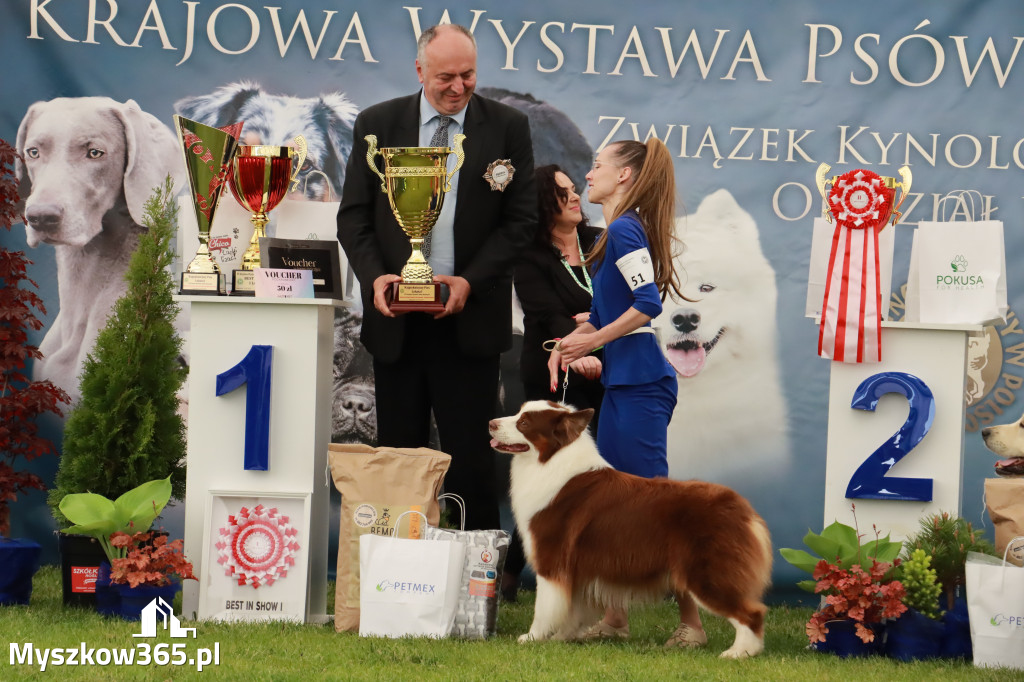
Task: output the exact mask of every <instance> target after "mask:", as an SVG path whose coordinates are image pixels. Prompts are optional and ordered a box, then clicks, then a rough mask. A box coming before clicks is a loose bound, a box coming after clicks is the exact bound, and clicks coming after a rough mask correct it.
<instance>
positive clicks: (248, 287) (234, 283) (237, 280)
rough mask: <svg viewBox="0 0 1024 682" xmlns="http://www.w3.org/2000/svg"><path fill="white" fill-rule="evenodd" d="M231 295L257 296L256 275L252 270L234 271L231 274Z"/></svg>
mask: <svg viewBox="0 0 1024 682" xmlns="http://www.w3.org/2000/svg"><path fill="white" fill-rule="evenodd" d="M231 295H232V296H255V295H256V273H255V272H253V271H252V270H232V272H231Z"/></svg>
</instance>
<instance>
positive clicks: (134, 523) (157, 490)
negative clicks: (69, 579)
mask: <svg viewBox="0 0 1024 682" xmlns="http://www.w3.org/2000/svg"><path fill="white" fill-rule="evenodd" d="M170 499H171V477H170V476H168V477H167V478H163V479H157V480H154V481H148V482H147V483H143V484H142V485H140V486H138V487H137V488H133V489H131V490H129V491H128V492H126V493H124V494H123V495H121V496H120V497H118V498H117V499H116V500H110V499H108V498H106V497H104V496H103V495H98V494H96V493H72V494H70V495H65V496H64V497H63V498H62V499H61V501H60V511H61V513H62V514H63V515H64V517H65V518H67V519H68V520H69V521H71V523H73V524H75V525H73V526H71V527H70V528H64V529H62V532H64V533H77V534H80V535H89V536H91V537H94V538H96V539H97V540H98V541H99V543H100V545H101V546H102V547H103V552H104V553H105V554H106V555H107V559H108V560H109V561H110V565H111V566H113V565H114V561H116V560H117V559H123V558H125V556H127V554H128V548H127V545H125V544H124V543H120V544H114V543H113V542H112V541H111V538H112V536H114V535H115V534H117V533H121V534H126V533H131V534H135V533H144V532H146V531H148V530H149V527H150V526H151V525H152V524H153V521H155V520H156V517H158V516H159V515H160V512H162V511H163V509H164V507H165V506H166V505H167V502H168V500H170Z"/></svg>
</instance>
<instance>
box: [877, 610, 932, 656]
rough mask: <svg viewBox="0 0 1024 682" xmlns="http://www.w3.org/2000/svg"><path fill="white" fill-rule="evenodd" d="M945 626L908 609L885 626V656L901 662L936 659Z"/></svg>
mask: <svg viewBox="0 0 1024 682" xmlns="http://www.w3.org/2000/svg"><path fill="white" fill-rule="evenodd" d="M944 628H945V626H944V624H943V622H942V621H940V620H933V619H931V618H929V617H928V616H926V615H924V614H922V613H921V612H920V611H916V610H914V609H908V610H907V611H906V612H905V613H904V614H903V615H902V616H900V617H899V618H897V619H896V620H894V621H891V622H889V623H887V624H886V626H885V646H884V651H885V655H886V656H888V657H890V658H895V659H898V660H901V661H913V660H919V661H924V660H927V659H929V658H938V657H939V656H940V654H941V650H942V633H943V630H944Z"/></svg>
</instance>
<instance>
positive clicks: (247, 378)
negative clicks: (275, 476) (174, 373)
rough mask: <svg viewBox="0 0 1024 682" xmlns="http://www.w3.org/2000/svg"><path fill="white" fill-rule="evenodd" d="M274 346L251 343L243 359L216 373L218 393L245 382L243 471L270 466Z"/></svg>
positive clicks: (228, 390) (262, 469)
mask: <svg viewBox="0 0 1024 682" xmlns="http://www.w3.org/2000/svg"><path fill="white" fill-rule="evenodd" d="M273 359H274V347H273V346H252V347H251V348H249V353H248V354H247V355H246V356H245V357H244V358H242V361H241V362H239V363H238V364H237V365H235V366H234V367H232V368H231V369H229V370H227V371H224V372H221V373H220V374H218V375H217V395H224V394H225V393H231V391H234V390H235V389H236V388H239V387H240V386H242V385H243V384H248V388H247V389H246V394H245V456H244V458H243V462H244V465H245V470H246V471H267V470H269V469H270V375H271V366H272V364H273Z"/></svg>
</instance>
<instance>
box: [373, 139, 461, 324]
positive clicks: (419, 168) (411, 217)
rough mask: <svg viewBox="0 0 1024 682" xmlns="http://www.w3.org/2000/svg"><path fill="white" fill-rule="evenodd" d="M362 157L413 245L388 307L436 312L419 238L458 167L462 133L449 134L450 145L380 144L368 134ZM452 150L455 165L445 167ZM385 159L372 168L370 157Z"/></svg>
mask: <svg viewBox="0 0 1024 682" xmlns="http://www.w3.org/2000/svg"><path fill="white" fill-rule="evenodd" d="M365 139H366V142H367V144H368V145H369V147H368V148H367V150H366V162H367V163H368V164H369V165H370V168H372V169H373V172H374V173H376V174H377V175H378V176H380V180H381V184H380V189H381V191H382V192H384V193H385V194H387V195H388V202H389V203H390V204H391V210H392V211H393V212H394V214H395V218H396V219H397V220H398V224H399V225H400V226H401V228H402V231H403V232H405V236H407V237H408V238H409V242H410V243H411V244H412V254H411V255H410V256H409V260H408V261H406V263H405V265H404V266H403V267H402V272H401V273H400V274H401V276H402V281H401V282H394V283H393V284H392V285H391V289H390V291H389V292H388V307H389V308H390V309H391V310H392V311H394V312H396V313H401V312H411V311H418V312H425V313H438V312H441V311H442V310H444V305H443V304H442V303H441V285H440V283H438V282H434V271H433V270H432V269H431V268H430V265H429V264H428V263H427V260H426V259H425V258H424V257H423V240H424V239H425V238H426V237H427V235H428V234H430V230H431V229H432V228H433V227H434V223H436V222H437V217H438V216H439V215H441V206H442V205H443V204H444V195H445V193H446V192H450V191H451V189H452V177H454V176H455V173H457V172H458V170H459V169H460V168H462V162H463V161H464V160H465V158H466V155H465V154H464V153H463V151H462V141H463V140H464V139H466V136H465V135H462V134H458V135H455V136H454V138H453V139H454V145H453V146H452V147H382V148H381V149H379V150H378V149H377V136H376V135H367V136H366V138H365ZM453 152H454V153H455V157H456V162H455V168H454V169H453V170H452V172H451V173H448V172H447V165H448V155H449V154H451V153H453ZM377 154H380V155H381V156H382V157H383V158H384V172H383V173H381V172H380V171H379V170H377V163H376V161H375V158H374V157H376V156H377Z"/></svg>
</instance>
